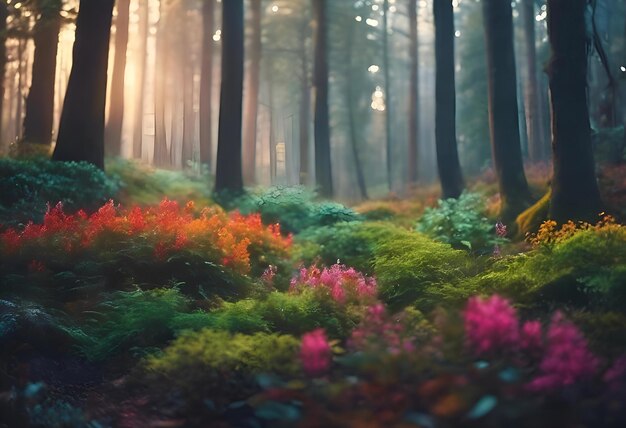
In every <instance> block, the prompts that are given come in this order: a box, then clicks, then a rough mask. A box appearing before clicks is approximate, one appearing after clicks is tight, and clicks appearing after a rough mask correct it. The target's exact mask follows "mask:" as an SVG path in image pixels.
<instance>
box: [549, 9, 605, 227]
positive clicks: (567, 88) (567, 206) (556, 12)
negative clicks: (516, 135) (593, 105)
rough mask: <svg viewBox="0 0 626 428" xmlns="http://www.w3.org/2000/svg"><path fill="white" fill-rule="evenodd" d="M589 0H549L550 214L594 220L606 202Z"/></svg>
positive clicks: (556, 217) (556, 218)
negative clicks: (594, 124)
mask: <svg viewBox="0 0 626 428" xmlns="http://www.w3.org/2000/svg"><path fill="white" fill-rule="evenodd" d="M586 6H587V1H586V0H548V35H549V39H550V46H551V48H552V56H551V58H550V64H549V66H548V76H549V81H550V95H551V96H550V102H551V108H552V152H553V158H554V171H553V178H552V197H551V199H550V218H552V219H554V220H556V221H558V222H566V221H567V220H574V221H576V220H587V221H594V220H596V219H597V216H598V214H599V213H600V212H601V211H602V209H603V205H602V201H601V199H600V192H599V190H598V184H597V181H596V176H595V164H594V160H593V151H592V147H591V128H590V123H589V109H588V105H587V92H586V89H587V62H588V61H587V49H588V42H589V40H588V37H587V31H586V24H585V9H586Z"/></svg>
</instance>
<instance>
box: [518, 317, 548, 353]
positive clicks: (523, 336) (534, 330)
mask: <svg viewBox="0 0 626 428" xmlns="http://www.w3.org/2000/svg"><path fill="white" fill-rule="evenodd" d="M542 336H543V333H542V331H541V323H540V322H539V321H526V322H525V323H524V324H523V325H522V329H521V332H520V348H521V349H522V350H524V351H530V352H533V351H539V350H541V349H542V348H543V337H542Z"/></svg>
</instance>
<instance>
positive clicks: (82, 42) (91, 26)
mask: <svg viewBox="0 0 626 428" xmlns="http://www.w3.org/2000/svg"><path fill="white" fill-rule="evenodd" d="M114 3H115V2H114V0H98V1H90V0H82V1H81V2H80V10H79V12H78V18H77V20H76V39H75V42H74V52H73V65H72V71H71V73H70V79H69V82H68V86H67V93H66V95H65V102H64V103H63V113H62V114H61V124H60V126H59V138H58V140H57V145H56V148H55V150H54V154H53V159H54V160H58V161H87V162H90V163H92V164H94V165H96V166H97V167H98V168H101V169H104V112H105V104H106V88H107V65H108V59H109V40H110V36H111V20H112V15H113V4H114Z"/></svg>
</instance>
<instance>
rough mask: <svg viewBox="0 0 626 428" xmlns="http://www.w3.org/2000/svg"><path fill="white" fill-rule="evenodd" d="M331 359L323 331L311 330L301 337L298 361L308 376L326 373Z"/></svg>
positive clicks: (328, 345)
mask: <svg viewBox="0 0 626 428" xmlns="http://www.w3.org/2000/svg"><path fill="white" fill-rule="evenodd" d="M331 358H332V351H331V349H330V344H329V343H328V339H327V338H326V333H325V332H324V330H323V329H321V328H320V329H317V330H313V331H311V332H309V333H306V334H305V335H304V336H302V344H301V345H300V360H301V361H302V368H303V369H304V371H305V373H306V374H308V375H309V376H314V377H316V376H320V375H322V374H324V373H326V372H327V371H328V369H329V368H330V362H331Z"/></svg>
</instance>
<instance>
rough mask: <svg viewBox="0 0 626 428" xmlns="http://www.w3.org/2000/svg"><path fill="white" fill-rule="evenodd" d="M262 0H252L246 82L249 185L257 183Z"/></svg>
mask: <svg viewBox="0 0 626 428" xmlns="http://www.w3.org/2000/svg"><path fill="white" fill-rule="evenodd" d="M261 3H262V2H261V0H251V1H250V13H251V17H250V20H251V24H252V25H251V27H252V28H251V35H250V37H251V40H250V45H249V48H250V53H249V58H250V64H249V65H248V75H247V84H246V89H247V93H246V100H245V101H246V108H245V114H244V118H245V121H246V122H245V125H244V138H243V181H244V183H245V184H246V185H247V186H250V185H253V184H255V183H256V136H257V115H258V105H259V80H260V73H261V50H262V45H261V16H262V11H261Z"/></svg>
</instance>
